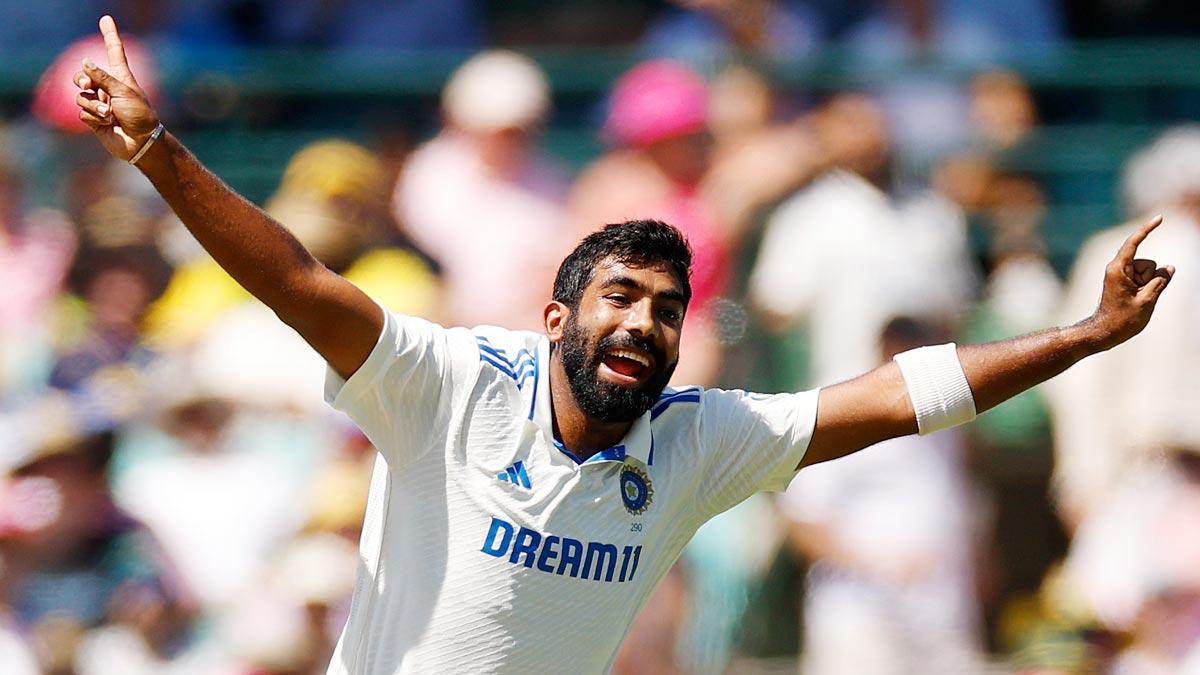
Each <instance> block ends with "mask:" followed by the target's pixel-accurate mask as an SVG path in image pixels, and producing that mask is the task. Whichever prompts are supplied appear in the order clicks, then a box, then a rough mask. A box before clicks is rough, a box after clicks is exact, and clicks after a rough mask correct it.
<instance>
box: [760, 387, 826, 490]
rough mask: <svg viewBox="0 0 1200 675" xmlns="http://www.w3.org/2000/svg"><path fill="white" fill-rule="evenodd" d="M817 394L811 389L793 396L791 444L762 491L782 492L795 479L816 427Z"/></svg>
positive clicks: (764, 483) (764, 482)
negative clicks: (794, 399) (793, 416)
mask: <svg viewBox="0 0 1200 675" xmlns="http://www.w3.org/2000/svg"><path fill="white" fill-rule="evenodd" d="M819 393H820V390H819V389H813V390H811V391H802V392H799V393H797V394H795V397H796V401H795V403H794V405H795V410H794V414H795V415H796V418H795V423H794V424H793V425H792V442H791V443H790V444H789V445H788V449H787V451H786V452H785V453H784V457H783V458H782V461H781V462H780V463H779V465H778V466H777V467H776V469H775V471H774V472H772V473H771V475H769V476H767V478H766V480H764V481H763V485H762V489H763V491H765V492H782V491H783V490H786V489H787V486H788V484H789V483H791V482H792V479H793V478H795V477H796V473H797V472H798V471H799V470H800V462H801V461H803V460H804V455H806V454H808V444H809V443H810V442H811V441H812V435H813V431H814V430H815V429H816V427H817V400H818V394H819Z"/></svg>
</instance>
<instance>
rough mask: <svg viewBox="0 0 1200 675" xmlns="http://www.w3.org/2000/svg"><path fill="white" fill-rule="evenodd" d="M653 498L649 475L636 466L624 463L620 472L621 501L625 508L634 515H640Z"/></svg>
mask: <svg viewBox="0 0 1200 675" xmlns="http://www.w3.org/2000/svg"><path fill="white" fill-rule="evenodd" d="M653 499H654V488H653V487H651V486H650V477H649V476H647V475H646V473H645V472H644V471H642V470H641V469H639V468H637V467H634V466H629V465H628V464H627V465H625V470H624V471H622V472H621V501H623V502H625V509H626V510H627V511H629V512H630V513H632V514H633V515H635V516H637V515H641V514H642V513H645V512H646V508H647V507H649V506H650V502H651V501H652V500H653Z"/></svg>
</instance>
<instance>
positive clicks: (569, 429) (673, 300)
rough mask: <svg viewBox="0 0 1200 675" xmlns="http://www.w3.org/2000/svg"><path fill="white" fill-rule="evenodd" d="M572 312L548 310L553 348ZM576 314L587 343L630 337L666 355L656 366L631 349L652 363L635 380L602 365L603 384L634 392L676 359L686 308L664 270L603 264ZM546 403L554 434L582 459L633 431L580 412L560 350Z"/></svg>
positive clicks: (559, 307)
mask: <svg viewBox="0 0 1200 675" xmlns="http://www.w3.org/2000/svg"><path fill="white" fill-rule="evenodd" d="M571 311H572V310H571V308H569V307H567V306H566V305H564V304H563V303H561V302H557V301H552V302H550V303H549V304H547V305H546V309H545V314H544V318H545V322H546V334H547V335H548V336H549V338H550V341H551V342H552V343H555V344H558V343H561V341H562V339H563V334H564V331H565V329H566V322H567V319H568V317H569V316H570V315H571ZM575 311H576V312H577V316H576V319H577V320H578V321H579V322H580V325H581V326H582V328H583V329H584V331H585V332H586V333H587V334H588V336H589V340H592V341H598V340H602V339H604V338H606V337H608V336H610V335H616V336H619V337H623V336H625V335H628V336H632V337H634V338H637V339H641V340H648V341H650V343H651V344H653V345H654V346H655V348H656V350H657V351H658V353H659V354H660V355H663V356H665V362H662V363H660V362H659V359H656V358H655V357H654V355H653V354H651V353H649V352H647V351H646V350H637V349H634V351H637V352H638V353H640V354H642V355H643V356H645V357H646V358H648V359H649V360H650V367H649V368H647V369H645V371H644V372H642V373H641V374H639V375H638V376H637V377H636V378H634V377H627V376H625V375H622V374H620V373H618V372H616V371H614V370H612V369H610V368H609V367H608V366H606V365H604V364H601V365H600V366H599V368H598V369H597V377H598V379H600V380H601V381H603V382H608V383H611V384H616V385H619V386H624V387H636V386H638V385H640V384H643V383H644V382H646V380H648V379H649V378H651V377H652V376H653V375H654V373H656V372H661V371H662V370H663V369H665V368H669V367H671V366H673V364H675V363H676V362H677V361H678V360H679V339H680V335H681V333H682V330H683V319H684V313H685V311H686V307H685V305H684V295H683V289H682V288H681V286H680V284H679V280H678V279H677V278H676V276H675V274H674V273H672V272H671V271H670V269H669V268H668V267H666V266H664V265H655V266H650V267H631V266H628V265H624V264H622V263H620V262H616V261H614V260H606V261H604V262H602V263H601V264H600V265H599V266H598V267H597V269H596V272H595V274H594V276H593V277H592V281H591V282H590V283H589V284H588V286H587V288H586V289H585V290H584V293H583V297H582V298H581V299H580V302H579V307H578V308H577V309H576V310H575ZM631 349H632V348H631ZM550 399H551V402H552V406H553V410H554V432H555V434H556V436H557V437H558V439H559V440H561V441H562V443H563V445H565V446H566V447H567V448H570V450H571V451H572V452H573V453H574V454H575V455H576V456H578V457H579V458H580V459H586V458H587V457H590V456H591V455H593V454H595V453H596V452H599V451H600V450H603V449H605V448H608V447H611V446H613V445H615V444H617V443H619V442H620V440H621V439H622V438H624V437H625V434H626V433H627V432H628V431H629V428H630V427H631V426H632V422H614V423H606V422H603V421H600V420H597V419H595V418H593V417H590V416H589V415H588V414H587V413H585V412H584V411H583V409H582V408H581V407H580V406H579V403H578V401H576V399H575V396H574V394H573V393H572V392H571V388H570V386H569V384H568V379H567V371H566V367H565V365H564V363H563V359H562V350H561V349H555V350H554V351H553V353H552V355H551V357H550Z"/></svg>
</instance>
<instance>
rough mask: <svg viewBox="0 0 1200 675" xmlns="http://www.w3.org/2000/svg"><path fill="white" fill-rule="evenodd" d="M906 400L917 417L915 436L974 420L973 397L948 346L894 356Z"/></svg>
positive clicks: (952, 347)
mask: <svg viewBox="0 0 1200 675" xmlns="http://www.w3.org/2000/svg"><path fill="white" fill-rule="evenodd" d="M893 360H894V361H895V362H896V365H898V366H900V373H901V374H902V375H903V376H904V383H905V384H906V385H907V386H908V397H909V399H911V400H912V406H913V410H914V411H916V413H917V433H919V434H921V435H925V434H931V433H933V432H935V431H938V430H940V429H948V428H950V427H953V426H958V425H959V424H963V423H965V422H970V421H971V420H973V419H975V397H974V396H972V394H971V386H970V385H969V384H968V383H967V376H966V374H964V373H963V369H962V364H961V363H959V361H958V347H957V346H956V345H954V344H953V343H951V344H945V345H937V346H935V347H921V348H920V349H913V350H911V351H907V352H902V353H900V354H897V355H896V356H895V358H894V359H893Z"/></svg>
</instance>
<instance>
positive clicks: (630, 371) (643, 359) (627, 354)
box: [600, 347, 653, 384]
mask: <svg viewBox="0 0 1200 675" xmlns="http://www.w3.org/2000/svg"><path fill="white" fill-rule="evenodd" d="M600 365H601V366H602V369H603V370H607V371H608V375H609V379H612V380H615V381H616V382H620V383H622V384H634V383H637V382H640V381H642V380H643V379H645V378H646V376H647V375H649V374H650V372H651V366H652V365H653V362H652V360H651V358H650V356H649V355H647V354H646V353H645V352H642V351H641V350H637V349H630V348H628V347H618V348H616V349H610V350H608V351H607V352H605V353H604V356H603V357H602V358H601V359H600Z"/></svg>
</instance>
